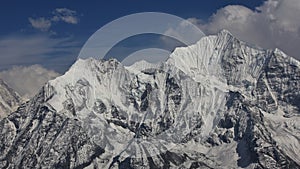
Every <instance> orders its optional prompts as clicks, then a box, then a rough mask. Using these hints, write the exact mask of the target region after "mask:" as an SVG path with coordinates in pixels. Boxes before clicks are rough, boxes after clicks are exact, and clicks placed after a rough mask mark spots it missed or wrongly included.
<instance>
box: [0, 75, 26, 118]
mask: <svg viewBox="0 0 300 169" xmlns="http://www.w3.org/2000/svg"><path fill="white" fill-rule="evenodd" d="M20 103H21V98H20V96H19V95H18V94H17V93H16V92H14V91H13V89H11V88H10V87H9V86H8V85H7V84H6V83H4V81H3V80H1V79H0V119H2V118H4V117H6V116H7V115H8V114H9V113H11V112H12V111H14V110H15V109H16V108H17V106H19V104H20Z"/></svg>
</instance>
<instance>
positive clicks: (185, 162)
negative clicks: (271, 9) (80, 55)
mask: <svg viewBox="0 0 300 169" xmlns="http://www.w3.org/2000/svg"><path fill="white" fill-rule="evenodd" d="M299 80H300V66H299V62H298V61H296V60H294V59H292V58H290V57H288V56H286V55H285V54H284V53H282V52H281V51H279V50H277V49H276V50H274V51H272V50H262V49H256V48H252V47H249V46H248V45H247V44H245V43H244V42H241V41H239V40H238V39H236V38H234V37H233V36H232V35H231V34H230V33H229V32H227V31H222V32H220V33H219V34H218V35H216V36H208V37H204V38H202V39H201V40H200V41H199V42H198V43H196V44H194V45H192V46H189V47H186V48H178V49H176V50H175V51H174V52H173V53H172V55H171V56H170V58H169V59H168V60H167V61H166V63H162V64H159V65H152V64H148V63H146V62H140V63H136V64H135V65H133V66H131V67H124V66H122V65H121V64H120V63H119V62H118V61H116V60H109V61H99V60H94V59H87V60H80V59H79V60H78V61H77V62H76V63H75V64H74V65H73V66H72V67H71V68H70V70H69V71H68V72H66V74H65V75H63V76H61V77H58V78H56V79H55V80H52V81H50V82H49V83H48V84H47V85H46V86H45V87H43V89H42V90H41V91H40V92H39V94H37V95H36V96H35V97H34V98H33V99H31V100H30V101H29V102H27V103H26V104H23V105H22V106H21V107H19V109H18V110H17V111H16V112H14V113H12V114H11V115H9V116H8V117H7V118H5V119H3V120H2V121H1V122H0V126H1V127H0V131H1V132H0V133H1V137H0V138H1V141H0V145H2V146H1V147H0V152H3V153H1V155H0V166H1V168H48V167H50V168H84V167H87V168H300V158H299V156H298V154H299V153H300V152H299V151H300V150H299V147H300V142H299V141H300V140H299V138H300V133H299V131H300V126H299V125H298V124H299V123H297V122H298V121H299V113H300V107H299V106H300V104H299V97H300V93H299V91H300V90H299V87H300V84H299V83H300V81H299ZM285 138H288V140H287V139H285Z"/></svg>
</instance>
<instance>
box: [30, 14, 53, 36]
mask: <svg viewBox="0 0 300 169" xmlns="http://www.w3.org/2000/svg"><path fill="white" fill-rule="evenodd" d="M28 20H29V22H30V24H31V26H32V27H33V28H35V29H38V30H40V31H43V32H44V31H48V30H49V29H50V27H51V21H50V20H48V19H45V18H43V17H41V18H37V19H33V18H28Z"/></svg>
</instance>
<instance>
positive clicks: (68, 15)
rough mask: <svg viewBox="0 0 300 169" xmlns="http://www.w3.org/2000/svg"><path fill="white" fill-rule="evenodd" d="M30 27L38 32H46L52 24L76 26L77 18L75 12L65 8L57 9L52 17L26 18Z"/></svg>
mask: <svg viewBox="0 0 300 169" xmlns="http://www.w3.org/2000/svg"><path fill="white" fill-rule="evenodd" d="M28 20H29V22H30V24H31V26H32V27H33V28H35V29H38V30H40V31H43V32H45V31H48V30H49V29H50V27H51V26H52V25H53V24H52V23H53V22H64V23H68V24H78V23H79V18H78V16H77V12H76V11H73V10H70V9H67V8H57V9H55V10H54V11H53V12H52V16H50V17H48V18H46V17H39V18H35V19H34V18H31V17H30V18H28Z"/></svg>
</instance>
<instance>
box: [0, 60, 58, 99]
mask: <svg viewBox="0 0 300 169" xmlns="http://www.w3.org/2000/svg"><path fill="white" fill-rule="evenodd" d="M57 76H59V74H58V73H56V72H54V71H52V70H47V69H45V68H43V67H42V66H40V65H33V66H30V67H23V66H18V67H13V68H12V69H9V70H6V71H2V72H0V79H3V80H4V81H5V82H6V83H7V84H8V85H9V86H10V87H11V88H12V89H14V90H15V91H16V92H17V93H19V94H20V95H21V96H23V98H25V99H28V98H30V97H32V96H34V95H35V94H37V92H38V91H39V90H40V89H41V87H43V86H44V85H45V83H46V82H48V81H49V80H51V79H54V78H55V77H57Z"/></svg>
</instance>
